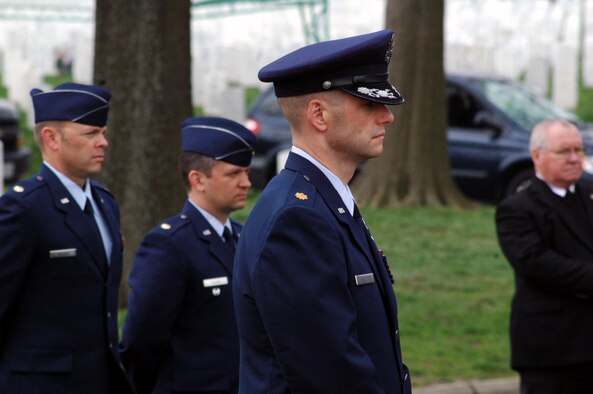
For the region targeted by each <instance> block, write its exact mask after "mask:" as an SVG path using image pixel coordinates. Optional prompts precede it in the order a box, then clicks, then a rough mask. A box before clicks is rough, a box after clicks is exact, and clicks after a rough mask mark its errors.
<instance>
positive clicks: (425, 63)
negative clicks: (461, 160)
mask: <svg viewBox="0 0 593 394" xmlns="http://www.w3.org/2000/svg"><path fill="white" fill-rule="evenodd" d="M443 18H444V0H389V1H388V2H387V17H386V26H387V27H388V28H392V29H394V30H395V32H396V38H395V48H394V51H393V58H392V60H391V63H390V65H389V75H390V81H391V82H392V83H393V84H394V86H396V87H397V89H398V90H399V91H400V93H402V95H403V96H404V97H405V99H406V101H405V103H404V104H403V105H399V106H395V107H393V108H392V109H393V112H394V115H395V122H394V123H393V124H392V125H390V126H388V127H387V135H386V139H385V145H384V147H385V150H384V153H383V155H382V156H381V157H379V158H377V159H373V160H370V161H369V162H367V163H366V165H365V168H364V170H363V171H362V173H361V174H360V176H359V177H357V179H356V180H355V182H354V184H353V192H354V194H355V196H356V197H357V200H358V201H360V202H361V203H362V204H367V205H371V206H374V207H379V206H399V205H412V206H441V205H442V206H444V205H448V206H453V207H457V208H468V207H471V206H473V205H474V203H472V202H471V201H469V200H468V199H467V198H466V197H464V196H463V195H462V194H461V192H460V191H459V190H458V188H457V185H456V184H455V183H454V181H453V179H452V177H451V170H450V166H449V158H448V154H447V141H446V134H445V132H446V118H445V109H446V103H445V76H444V67H443Z"/></svg>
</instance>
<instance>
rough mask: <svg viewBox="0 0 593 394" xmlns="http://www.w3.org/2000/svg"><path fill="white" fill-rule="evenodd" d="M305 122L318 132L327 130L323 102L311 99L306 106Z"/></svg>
mask: <svg viewBox="0 0 593 394" xmlns="http://www.w3.org/2000/svg"><path fill="white" fill-rule="evenodd" d="M307 120H308V121H309V123H310V124H311V125H312V126H313V127H314V128H316V129H317V130H319V131H325V130H326V129H327V112H326V105H325V102H324V101H323V100H320V99H312V100H311V101H309V104H308V105H307Z"/></svg>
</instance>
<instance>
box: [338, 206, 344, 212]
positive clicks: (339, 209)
mask: <svg viewBox="0 0 593 394" xmlns="http://www.w3.org/2000/svg"><path fill="white" fill-rule="evenodd" d="M338 212H340V213H346V210H345V209H344V208H342V207H340V208H338Z"/></svg>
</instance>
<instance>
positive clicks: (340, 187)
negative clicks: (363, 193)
mask: <svg viewBox="0 0 593 394" xmlns="http://www.w3.org/2000/svg"><path fill="white" fill-rule="evenodd" d="M290 151H291V152H293V153H296V154H297V155H299V156H301V157H304V158H305V159H307V160H309V161H310V162H311V163H313V165H315V167H317V168H319V170H320V171H321V172H323V174H324V175H325V176H326V177H327V179H328V180H329V181H330V183H331V184H332V186H333V187H334V189H336V191H337V192H338V194H339V195H340V198H341V199H342V201H343V202H344V205H346V208H347V209H348V212H350V215H352V214H353V213H354V196H352V192H351V191H350V188H349V187H348V185H344V184H343V183H342V181H341V180H340V178H338V176H337V175H336V174H334V173H333V172H331V171H330V170H329V169H328V168H327V167H325V166H324V165H323V164H321V163H320V162H318V161H317V160H316V159H315V158H313V156H311V155H310V154H308V153H307V152H305V151H304V150H302V149H301V148H297V147H296V146H293V147H292V149H291V150H290Z"/></svg>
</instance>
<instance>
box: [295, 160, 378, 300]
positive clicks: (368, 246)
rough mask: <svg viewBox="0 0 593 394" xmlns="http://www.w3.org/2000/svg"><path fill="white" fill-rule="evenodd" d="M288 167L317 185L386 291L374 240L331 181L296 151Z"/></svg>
mask: <svg viewBox="0 0 593 394" xmlns="http://www.w3.org/2000/svg"><path fill="white" fill-rule="evenodd" d="M286 168H287V169H290V170H294V171H297V172H299V173H301V174H303V175H304V176H305V177H307V179H309V181H310V182H312V183H313V184H314V185H315V187H316V188H317V190H318V192H319V194H320V195H321V197H322V198H323V200H324V201H325V203H326V205H327V206H328V207H329V209H330V211H331V212H332V214H333V215H334V216H335V217H336V219H337V220H338V221H339V222H340V223H341V224H342V226H343V227H344V228H346V229H347V231H348V232H349V233H350V235H351V237H352V238H353V239H354V240H355V241H356V245H357V246H358V248H359V249H360V250H361V251H362V252H363V253H364V255H365V256H366V258H367V260H368V262H369V265H370V267H371V269H372V270H373V272H374V273H375V276H376V277H377V278H379V281H378V284H379V287H380V289H381V290H382V291H383V292H385V284H384V280H383V279H384V276H385V275H383V272H382V271H381V267H380V266H379V265H378V264H379V263H381V264H382V262H380V261H376V257H377V256H376V255H375V251H374V250H372V249H373V246H374V242H373V243H370V242H369V241H368V240H367V234H365V233H363V231H361V229H360V227H359V226H358V224H356V222H355V221H354V218H353V217H352V215H351V214H350V212H348V209H346V207H345V206H344V202H343V201H342V198H341V197H340V195H339V194H338V192H337V191H336V190H335V189H334V187H333V185H332V184H331V182H330V181H329V180H328V179H327V177H326V176H325V175H324V174H323V173H322V172H321V171H320V170H319V169H318V168H317V167H316V166H315V165H314V164H313V163H311V162H310V161H309V160H307V159H305V158H303V157H301V156H299V155H297V154H294V153H291V154H290V155H289V157H288V160H287V162H286ZM369 235H370V234H369ZM377 254H378V253H377Z"/></svg>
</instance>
